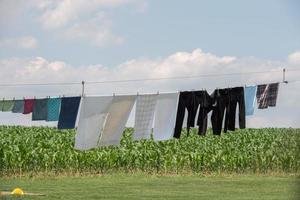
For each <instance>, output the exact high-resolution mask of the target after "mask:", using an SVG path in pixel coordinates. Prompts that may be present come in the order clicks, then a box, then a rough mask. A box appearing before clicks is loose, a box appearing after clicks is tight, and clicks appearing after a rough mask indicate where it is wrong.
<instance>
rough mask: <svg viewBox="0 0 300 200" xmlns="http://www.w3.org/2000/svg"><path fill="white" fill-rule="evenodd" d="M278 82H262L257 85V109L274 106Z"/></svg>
mask: <svg viewBox="0 0 300 200" xmlns="http://www.w3.org/2000/svg"><path fill="white" fill-rule="evenodd" d="M278 89H279V83H271V84H263V85H258V86H257V93H256V98H257V103H258V109H266V108H268V107H269V106H270V107H275V106H276V101H277V96H278Z"/></svg>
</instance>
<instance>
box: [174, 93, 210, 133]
mask: <svg viewBox="0 0 300 200" xmlns="http://www.w3.org/2000/svg"><path fill="white" fill-rule="evenodd" d="M212 103H213V99H212V98H211V97H210V95H209V94H208V93H207V91H191V92H180V95H179V101H178V108H177V116H176V124H175V131H174V137H175V138H180V134H181V130H182V125H183V120H184V114H185V109H187V111H188V118H187V132H188V134H189V131H190V128H191V127H194V126H195V118H196V114H197V110H198V107H199V106H200V110H199V114H198V120H197V125H198V126H199V129H198V134H199V135H205V133H206V130H207V114H208V113H209V112H210V111H211V109H212Z"/></svg>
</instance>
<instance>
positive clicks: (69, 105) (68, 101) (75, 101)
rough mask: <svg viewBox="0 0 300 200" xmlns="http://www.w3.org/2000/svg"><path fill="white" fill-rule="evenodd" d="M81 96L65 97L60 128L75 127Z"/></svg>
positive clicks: (59, 123) (62, 100)
mask: <svg viewBox="0 0 300 200" xmlns="http://www.w3.org/2000/svg"><path fill="white" fill-rule="evenodd" d="M80 99H81V97H63V98H62V99H61V110H60V114H59V119H58V129H72V128H75V123H76V118H77V113H78V108H79V104H80Z"/></svg>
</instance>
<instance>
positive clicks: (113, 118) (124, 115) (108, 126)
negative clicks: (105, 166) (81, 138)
mask: <svg viewBox="0 0 300 200" xmlns="http://www.w3.org/2000/svg"><path fill="white" fill-rule="evenodd" d="M135 99H136V95H125V96H115V97H114V98H113V101H112V105H111V106H110V108H109V110H108V115H107V118H106V123H105V126H104V130H103V132H102V135H101V137H100V141H99V146H108V145H118V144H120V140H121V137H122V134H123V131H124V129H125V125H126V122H127V120H128V117H129V114H130V112H131V110H132V107H133V105H134V102H135Z"/></svg>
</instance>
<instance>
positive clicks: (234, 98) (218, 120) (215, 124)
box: [211, 87, 246, 135]
mask: <svg viewBox="0 0 300 200" xmlns="http://www.w3.org/2000/svg"><path fill="white" fill-rule="evenodd" d="M212 97H213V99H214V101H215V105H214V107H213V112H212V116H211V123H212V129H213V133H214V134H215V135H220V134H221V131H222V125H223V118H224V115H225V121H224V132H225V133H226V132H227V130H231V131H234V130H235V115H236V108H237V104H239V126H240V128H241V129H243V128H245V127H246V114H245V99H244V88H243V87H235V88H228V89H217V90H215V91H214V92H213V94H212Z"/></svg>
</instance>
